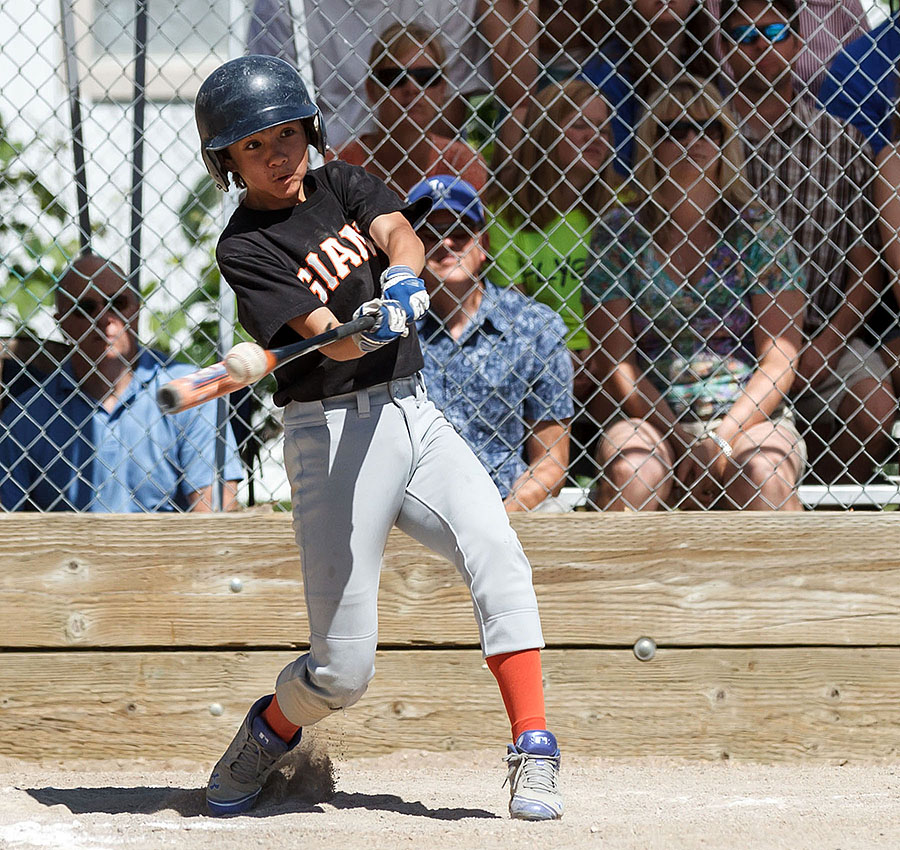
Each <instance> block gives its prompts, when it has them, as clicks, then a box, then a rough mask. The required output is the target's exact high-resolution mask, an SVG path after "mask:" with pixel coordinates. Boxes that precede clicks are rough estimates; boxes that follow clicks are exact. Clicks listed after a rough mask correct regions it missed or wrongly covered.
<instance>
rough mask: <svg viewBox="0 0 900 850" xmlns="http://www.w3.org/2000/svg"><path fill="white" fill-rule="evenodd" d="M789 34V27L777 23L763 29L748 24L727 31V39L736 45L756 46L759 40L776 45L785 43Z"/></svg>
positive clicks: (767, 25) (788, 25)
mask: <svg viewBox="0 0 900 850" xmlns="http://www.w3.org/2000/svg"><path fill="white" fill-rule="evenodd" d="M790 34H791V25H790V24H784V23H778V24H766V25H765V26H764V27H756V26H754V25H753V24H748V25H746V26H742V27H735V28H734V29H732V30H729V31H728V37H729V38H730V39H731V40H732V41H734V42H736V43H737V44H747V45H750V44H756V42H757V41H759V40H760V39H761V38H764V39H766V41H770V42H771V43H772V44H778V43H779V42H781V41H786V40H787V39H788V37H789V36H790Z"/></svg>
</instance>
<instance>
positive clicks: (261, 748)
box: [206, 694, 302, 815]
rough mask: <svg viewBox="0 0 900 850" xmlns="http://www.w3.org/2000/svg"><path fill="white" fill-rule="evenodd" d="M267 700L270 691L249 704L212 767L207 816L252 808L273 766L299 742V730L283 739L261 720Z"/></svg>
mask: <svg viewBox="0 0 900 850" xmlns="http://www.w3.org/2000/svg"><path fill="white" fill-rule="evenodd" d="M270 702H272V694H268V695H267V696H264V697H262V698H261V699H258V700H257V701H256V702H255V703H253V706H252V707H251V708H250V711H249V712H247V716H246V717H245V718H244V722H243V723H242V724H241V728H240V729H238V733H237V735H235V736H234V740H233V741H232V742H231V743H230V744H229V745H228V749H227V750H225V755H223V756H222V758H220V759H219V762H218V764H217V765H216V766H215V767H214V768H213V771H212V774H211V776H210V777H209V782H208V783H207V786H206V805H207V807H208V808H209V813H210V814H211V815H237V814H240V813H241V812H246V811H247V810H248V809H252V808H253V805H254V804H255V803H256V798H257V797H258V796H259V792H260V791H262V787H263V785H265V782H266V779H268V777H269V774H270V773H271V772H272V771H273V770H274V768H275V765H276V764H278V761H279V760H280V759H281V757H282V756H283V755H284V754H285V753H287V752H290V751H291V750H292V749H294V747H296V746H297V744H299V743H300V734H301V732H302V730H298V732H297V734H296V735H294V737H293V738H291V740H290V741H287V742H285V741H282V740H281V738H279V737H278V736H277V735H276V734H275V733H274V732H273V731H272V730H271V729H270V728H269V725H268V724H267V723H266V721H265V720H263V718H262V713H263V711H265V710H266V708H268V705H269V703H270Z"/></svg>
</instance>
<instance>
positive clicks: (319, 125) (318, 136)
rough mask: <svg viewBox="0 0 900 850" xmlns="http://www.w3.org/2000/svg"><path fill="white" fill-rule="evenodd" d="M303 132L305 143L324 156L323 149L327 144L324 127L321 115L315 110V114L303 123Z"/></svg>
mask: <svg viewBox="0 0 900 850" xmlns="http://www.w3.org/2000/svg"><path fill="white" fill-rule="evenodd" d="M303 130H304V132H305V133H306V141H307V142H309V144H311V145H312V146H313V147H314V148H315V149H316V150H317V151H318V152H319V153H320V154H322V156H325V149H326V148H327V147H328V143H327V142H326V140H325V125H324V123H323V121H322V113H321V112H319V110H318V109H316V114H315V115H313V117H312V118H307V119H305V120H304V121H303Z"/></svg>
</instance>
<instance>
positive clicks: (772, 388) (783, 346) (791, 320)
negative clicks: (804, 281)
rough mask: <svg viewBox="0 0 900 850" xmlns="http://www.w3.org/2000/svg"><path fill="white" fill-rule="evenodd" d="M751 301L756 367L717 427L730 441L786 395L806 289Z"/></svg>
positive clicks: (798, 341)
mask: <svg viewBox="0 0 900 850" xmlns="http://www.w3.org/2000/svg"><path fill="white" fill-rule="evenodd" d="M751 302H752V307H753V313H754V315H755V316H756V324H755V325H754V328H753V339H754V342H755V344H756V351H757V367H756V369H755V370H754V372H753V374H752V375H751V376H750V380H749V381H748V382H747V383H746V385H745V386H744V388H743V391H742V392H741V394H740V396H739V397H738V398H737V400H736V401H735V402H734V404H733V405H732V406H731V408H730V409H729V410H728V412H727V413H726V414H725V416H724V417H723V418H722V424H721V425H720V426H719V427H718V429H717V431H718V434H719V436H720V437H722V438H723V439H725V440H727V441H728V442H729V443H731V444H732V445H733V444H734V441H735V439H736V438H737V437H738V436H739V435H740V434H741V433H743V432H744V431H746V430H748V429H749V428H751V427H752V426H753V425H756V424H758V423H759V422H763V421H764V420H765V419H767V418H768V417H769V415H770V414H772V413H773V412H774V411H775V409H776V408H777V407H778V405H780V404H781V403H782V402H783V401H784V400H785V398H787V394H788V391H789V390H790V388H791V386H792V385H793V383H794V377H795V372H794V369H795V366H796V362H797V355H798V352H799V350H800V344H801V339H802V322H803V312H804V306H805V303H806V293H805V292H804V291H803V290H802V289H788V290H782V291H781V292H779V293H777V294H775V295H772V294H771V293H759V294H755V295H753V296H751ZM725 460H727V459H725ZM722 464H723V466H724V460H723V461H722Z"/></svg>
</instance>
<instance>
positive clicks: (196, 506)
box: [187, 481, 238, 514]
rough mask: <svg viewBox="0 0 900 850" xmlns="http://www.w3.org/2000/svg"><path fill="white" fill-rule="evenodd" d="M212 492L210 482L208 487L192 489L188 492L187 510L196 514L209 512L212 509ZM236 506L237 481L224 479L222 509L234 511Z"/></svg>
mask: <svg viewBox="0 0 900 850" xmlns="http://www.w3.org/2000/svg"><path fill="white" fill-rule="evenodd" d="M212 493H213V488H212V485H211V484H210V486H209V487H203V488H202V489H200V490H193V491H192V492H190V493H188V494H187V501H188V506H189V507H188V510H190V511H192V512H193V513H197V514H207V513H210V512H211V511H212V509H213V507H212V504H213V496H212ZM237 507H238V504H237V482H235V481H226V482H225V486H224V487H222V510H223V511H234V510H237Z"/></svg>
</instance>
